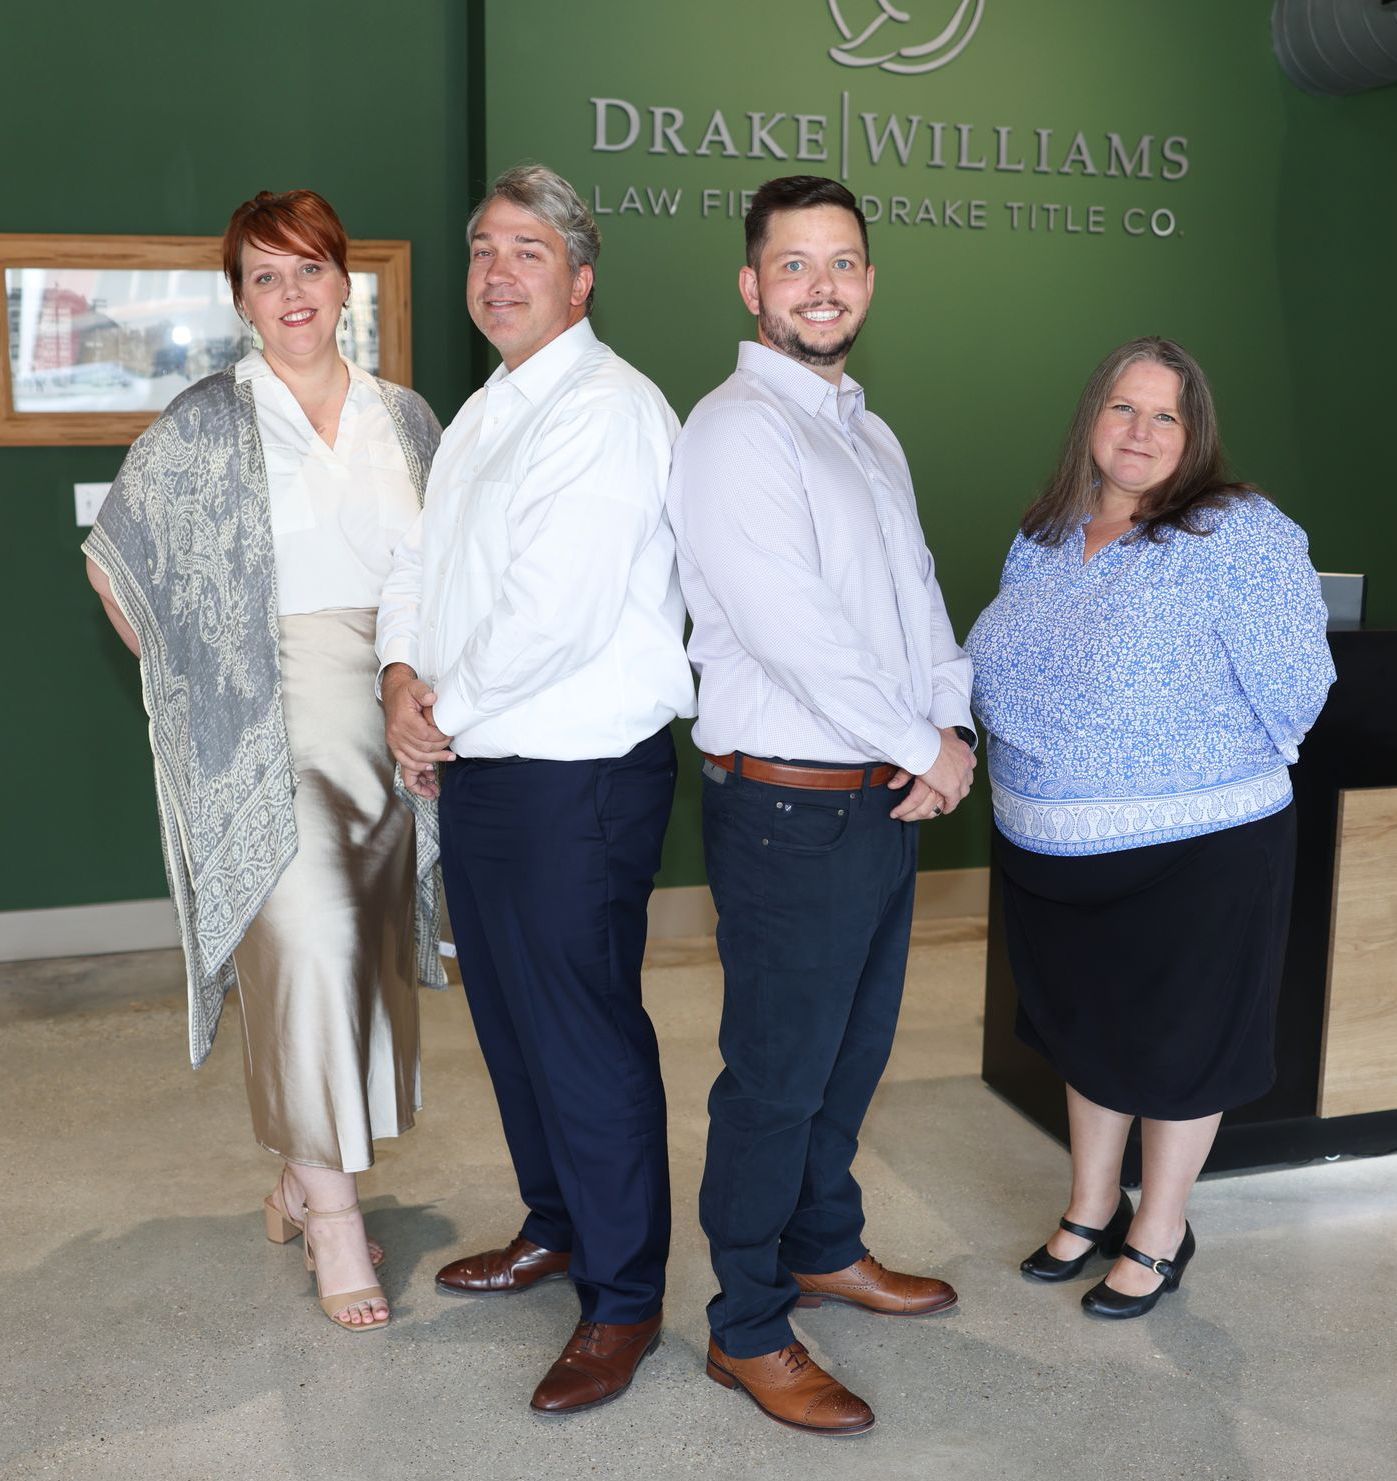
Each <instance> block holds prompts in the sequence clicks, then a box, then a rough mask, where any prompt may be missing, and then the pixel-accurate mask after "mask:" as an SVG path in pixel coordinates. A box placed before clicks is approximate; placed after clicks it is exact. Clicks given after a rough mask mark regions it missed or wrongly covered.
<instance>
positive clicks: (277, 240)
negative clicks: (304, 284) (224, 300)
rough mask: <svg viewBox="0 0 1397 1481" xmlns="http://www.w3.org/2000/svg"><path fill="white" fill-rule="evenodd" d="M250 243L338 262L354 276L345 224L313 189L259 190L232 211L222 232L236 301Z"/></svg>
mask: <svg viewBox="0 0 1397 1481" xmlns="http://www.w3.org/2000/svg"><path fill="white" fill-rule="evenodd" d="M249 242H256V243H257V245H258V246H259V247H270V248H271V249H272V251H273V252H298V253H300V254H301V255H302V256H303V257H318V258H320V259H321V260H322V261H325V262H333V263H334V264H335V266H336V267H337V268H338V269H339V270H340V272H342V273H343V274H344V275H345V277H346V278H347V277H348V276H349V268H348V267H347V266H346V259H347V258H348V256H349V238H348V237H347V236H346V235H345V231H344V226H343V224H342V223H341V222H340V218H339V217H338V216H336V215H335V208H334V207H333V206H332V205H331V204H330V202H329V201H327V200H326V199H325V197H324V196H323V195H317V194H316V193H315V192H314V191H313V190H287V191H283V192H282V193H281V194H280V195H276V194H274V193H273V192H272V191H270V190H259V191H258V192H257V194H256V195H255V196H253V198H252V199H251V200H250V201H244V202H243V203H242V205H240V206H239V207H238V209H237V210H236V211H234V212H233V219H232V220H231V221H230V222H229V223H228V230H227V231H225V232H224V233H223V274H224V276H225V277H226V278H227V279H228V286H229V287H230V288H232V290H233V300H234V302H237V301H238V300H240V299H241V298H242V292H243V248H244V247H245V246H246V245H247V243H249Z"/></svg>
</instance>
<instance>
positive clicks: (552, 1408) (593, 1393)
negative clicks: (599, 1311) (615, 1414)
mask: <svg viewBox="0 0 1397 1481" xmlns="http://www.w3.org/2000/svg"><path fill="white" fill-rule="evenodd" d="M660 1323H661V1314H660V1313H659V1312H656V1314H655V1315H654V1316H652V1317H651V1318H650V1319H649V1321H644V1322H578V1324H577V1330H576V1331H575V1332H573V1334H572V1336H571V1337H570V1338H568V1345H567V1346H566V1347H565V1348H564V1349H563V1351H562V1356H561V1357H559V1359H558V1361H557V1362H556V1363H554V1364H553V1366H552V1367H551V1368H550V1369H549V1370H548V1372H547V1373H546V1374H544V1377H543V1382H542V1383H540V1384H539V1386H538V1387H537V1388H536V1389H535V1390H534V1396H533V1398H532V1399H531V1400H530V1401H529V1407H530V1408H531V1409H532V1410H533V1411H534V1412H535V1413H536V1414H578V1413H580V1412H581V1411H582V1410H583V1409H595V1408H596V1407H597V1406H598V1405H599V1404H609V1403H610V1402H611V1401H612V1399H618V1398H620V1396H621V1395H622V1394H623V1393H625V1391H626V1390H627V1389H628V1388H629V1387H630V1386H631V1380H632V1379H633V1378H634V1377H635V1370H636V1369H637V1368H638V1367H640V1363H641V1359H642V1358H647V1357H649V1356H650V1354H651V1353H652V1352H654V1351H655V1349H656V1348H657V1347H658V1346H659V1345H660Z"/></svg>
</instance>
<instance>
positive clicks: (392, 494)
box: [234, 350, 417, 617]
mask: <svg viewBox="0 0 1397 1481" xmlns="http://www.w3.org/2000/svg"><path fill="white" fill-rule="evenodd" d="M344 363H345V366H346V367H347V369H348V370H349V391H348V393H347V395H346V396H345V398H344V409H343V410H342V411H341V412H340V425H339V431H338V432H337V433H336V435H335V445H334V447H330V446H329V445H328V444H327V443H326V442H325V441H324V439H323V438H321V437H320V436H318V435H317V433H316V431H315V428H314V427H312V426H311V424H310V421H309V419H308V418H307V417H306V414H305V412H303V411H302V410H301V406H300V403H299V402H298V401H297V400H296V398H295V396H294V395H292V393H291V388H290V387H289V386H288V385H287V384H286V382H285V381H283V380H282V379H281V378H280V377H279V376H278V375H277V374H276V373H275V372H274V371H273V370H272V368H271V366H270V365H268V364H267V362H266V360H265V359H263V357H262V355H261V353H260V352H259V351H257V350H253V351H252V352H251V353H250V354H247V355H244V356H243V358H242V359H241V360H239V361H238V363H237V366H236V368H235V370H234V374H235V376H236V378H237V379H238V380H239V381H251V383H252V400H253V405H254V406H255V408H256V411H257V435H258V437H259V438H260V440H261V443H262V455H263V458H264V460H265V462H266V466H267V485H268V494H269V497H270V500H271V507H272V547H273V551H274V554H275V558H276V582H277V613H278V615H279V616H282V617H286V616H289V615H290V614H292V613H294V612H324V611H329V610H331V609H334V608H340V607H376V606H378V597H379V592H380V591H381V590H382V589H383V582H384V579H385V577H386V576H387V575H388V572H389V570H390V569H391V567H392V564H393V548H394V546H396V545H397V543H398V541H399V540H401V539H402V537H403V535H404V533H405V532H406V531H407V529H408V527H409V526H410V525H411V524H412V522H413V520H415V519H416V518H417V495H416V493H415V492H414V490H413V487H412V479H411V477H410V476H409V474H408V469H407V461H406V459H405V458H404V457H403V450H402V447H401V446H400V445H399V443H398V437H397V433H396V432H395V431H394V430H393V422H392V419H391V418H390V417H389V415H388V410H387V408H386V407H385V406H384V404H383V398H382V397H381V396H380V395H379V394H378V387H377V386H376V385H375V384H374V379H373V377H372V376H371V375H367V374H366V373H365V372H364V371H362V370H360V369H359V367H358V366H357V365H354V364H351V363H350V362H349V361H348V360H346V361H345V362H344Z"/></svg>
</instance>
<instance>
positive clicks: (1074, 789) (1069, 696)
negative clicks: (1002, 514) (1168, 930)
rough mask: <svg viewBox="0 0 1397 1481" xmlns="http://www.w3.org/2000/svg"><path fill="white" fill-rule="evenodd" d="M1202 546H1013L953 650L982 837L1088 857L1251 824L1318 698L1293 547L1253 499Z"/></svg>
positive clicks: (1280, 777)
mask: <svg viewBox="0 0 1397 1481" xmlns="http://www.w3.org/2000/svg"><path fill="white" fill-rule="evenodd" d="M1197 522H1198V524H1199V526H1200V528H1202V529H1206V530H1208V531H1209V533H1208V534H1205V535H1190V534H1185V533H1183V532H1181V531H1170V532H1168V533H1167V534H1166V535H1165V538H1164V540H1163V541H1162V542H1160V543H1158V544H1155V543H1151V542H1150V541H1148V540H1144V539H1121V540H1116V541H1114V542H1113V543H1111V544H1109V545H1107V546H1105V547H1103V548H1102V549H1101V550H1099V551H1098V552H1097V553H1096V554H1095V555H1094V556H1093V557H1092V558H1091V560H1089V561H1087V562H1086V563H1085V564H1083V562H1082V552H1083V541H1084V530H1085V525H1084V526H1083V528H1082V529H1080V530H1078V531H1077V532H1076V533H1075V534H1074V535H1072V536H1071V537H1070V538H1069V539H1067V540H1066V541H1065V542H1064V543H1063V544H1062V545H1061V546H1058V547H1057V548H1051V547H1048V546H1044V545H1039V544H1038V543H1037V542H1036V541H1033V540H1028V539H1025V538H1024V536H1023V535H1019V536H1017V537H1016V539H1015V540H1014V543H1013V545H1012V546H1011V547H1010V550H1009V557H1008V559H1007V560H1006V562H1005V564H1004V575H1003V578H1002V581H1001V584H1000V589H999V595H998V596H997V597H996V598H995V599H994V601H993V602H991V603H990V605H989V606H988V607H986V608H985V610H984V611H983V612H982V613H981V614H980V617H979V619H978V621H977V622H976V623H975V626H974V628H973V629H972V630H971V632H970V636H969V637H968V638H967V639H966V643H965V647H966V651H967V652H968V653H969V654H970V656H971V657H972V659H973V660H974V663H975V689H974V697H973V705H974V709H975V713H976V714H977V715H978V716H979V718H980V721H981V723H982V724H983V726H984V728H985V730H986V731H987V732H988V734H989V748H988V749H989V773H990V786H991V790H992V792H993V796H994V815H995V822H996V824H997V825H998V827H999V829H1000V831H1001V832H1002V833H1004V834H1005V835H1006V836H1007V837H1008V838H1010V839H1011V840H1012V841H1013V842H1014V843H1017V844H1018V845H1019V846H1020V847H1022V848H1026V849H1031V850H1033V851H1034V852H1036V853H1046V854H1069V855H1070V854H1099V853H1109V852H1111V851H1113V850H1116V849H1126V848H1136V847H1139V846H1140V845H1142V844H1151V843H1166V842H1170V841H1172V840H1174V839H1179V838H1188V837H1192V836H1194V835H1196V834H1200V833H1211V832H1214V831H1216V830H1218V829H1220V828H1229V827H1232V826H1234V825H1236V824H1238V823H1249V822H1253V821H1255V820H1256V819H1258V818H1263V817H1266V816H1267V815H1268V814H1270V813H1274V812H1279V811H1280V809H1281V808H1283V807H1284V806H1285V805H1286V803H1287V802H1288V801H1289V800H1290V773H1289V771H1288V770H1287V766H1288V764H1289V763H1291V762H1293V761H1294V760H1295V759H1296V756H1297V754H1298V751H1299V746H1300V742H1301V740H1302V739H1303V738H1304V736H1305V732H1306V731H1307V730H1309V728H1310V726H1311V725H1312V724H1313V723H1314V721H1315V718H1316V716H1317V715H1318V714H1319V712H1320V709H1321V708H1322V706H1323V704H1324V699H1325V695H1326V694H1327V693H1328V691H1329V686H1330V685H1331V684H1332V683H1333V682H1334V665H1333V662H1332V660H1331V658H1330V656H1329V645H1328V643H1327V641H1326V640H1325V621H1326V613H1325V609H1324V603H1323V602H1322V600H1321V599H1320V594H1319V578H1318V577H1317V576H1316V575H1315V571H1314V567H1313V566H1312V565H1311V564H1310V560H1309V551H1308V542H1307V541H1306V538H1305V532H1304V531H1303V530H1302V529H1301V528H1300V527H1299V526H1298V525H1297V524H1295V523H1294V522H1293V521H1291V520H1289V519H1287V518H1286V517H1285V515H1283V514H1282V513H1281V512H1280V510H1279V509H1277V508H1276V507H1275V505H1274V504H1272V503H1270V502H1269V500H1267V499H1265V498H1263V497H1261V496H1260V495H1259V494H1248V495H1246V496H1244V497H1241V498H1237V499H1233V500H1231V501H1229V502H1228V504H1227V505H1226V506H1224V507H1223V508H1221V509H1216V510H1207V511H1203V512H1202V513H1201V514H1200V516H1199V517H1198V521H1197Z"/></svg>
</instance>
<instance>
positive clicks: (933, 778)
mask: <svg viewBox="0 0 1397 1481" xmlns="http://www.w3.org/2000/svg"><path fill="white" fill-rule="evenodd" d="M974 773H975V753H974V751H972V750H971V749H970V747H969V746H967V745H966V743H965V742H964V741H963V740H962V739H961V738H960V736H958V735H957V734H956V732H955V730H954V729H953V728H952V727H951V726H946V727H945V728H944V729H942V730H941V751H940V754H939V755H938V756H937V758H936V760H935V761H934V762H932V765H931V769H930V770H929V771H926V772H923V773H922V775H921V776H919V777H914V776H913V775H912V774H911V772H907V771H902V770H901V769H899V770H898V772H897V774H896V775H895V776H894V777H893V779H892V781H890V782H889V783H888V788H889V790H891V791H897V790H898V789H900V788H902V787H907V784H908V782H911V784H912V785H911V786H910V787H908V788H907V795H906V796H905V797H904V798H903V799H902V800H901V802H899V803H898V805H897V806H896V807H895V808H893V811H892V815H893V817H895V818H896V819H897V820H898V821H899V822H902V823H919V822H921V821H922V819H923V818H935V817H940V816H941V815H942V814H943V813H953V812H955V810H956V808H957V807H958V806H959V805H960V803H961V802H962V800H963V799H964V798H965V796H966V794H967V793H968V792H969V791H970V781H971V778H972V776H973V775H974Z"/></svg>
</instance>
